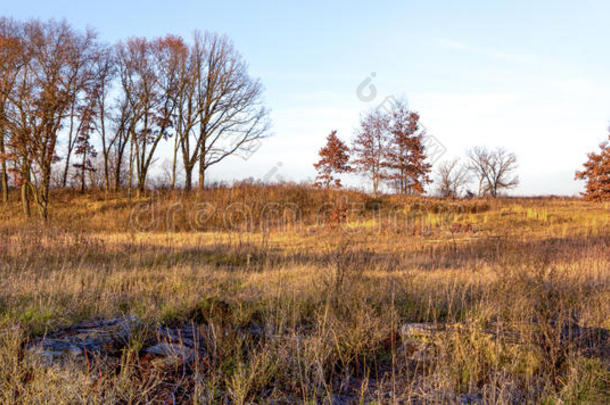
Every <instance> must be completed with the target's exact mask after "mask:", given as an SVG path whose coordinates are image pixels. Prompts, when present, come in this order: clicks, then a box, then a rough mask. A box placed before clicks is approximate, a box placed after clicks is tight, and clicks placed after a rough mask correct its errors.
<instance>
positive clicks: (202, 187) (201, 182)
mask: <svg viewBox="0 0 610 405" xmlns="http://www.w3.org/2000/svg"><path fill="white" fill-rule="evenodd" d="M199 190H200V191H203V190H205V166H204V165H202V164H201V163H199Z"/></svg>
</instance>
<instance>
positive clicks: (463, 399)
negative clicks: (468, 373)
mask: <svg viewBox="0 0 610 405" xmlns="http://www.w3.org/2000/svg"><path fill="white" fill-rule="evenodd" d="M458 401H459V403H460V404H482V403H483V396H482V395H481V394H478V393H477V394H462V395H460V396H459V398H458Z"/></svg>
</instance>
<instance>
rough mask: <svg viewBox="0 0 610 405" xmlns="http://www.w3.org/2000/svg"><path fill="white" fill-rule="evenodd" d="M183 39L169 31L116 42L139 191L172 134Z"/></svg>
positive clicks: (132, 159)
mask: <svg viewBox="0 0 610 405" xmlns="http://www.w3.org/2000/svg"><path fill="white" fill-rule="evenodd" d="M181 43H182V40H181V39H180V38H178V37H173V36H169V35H168V36H166V37H165V38H159V39H156V40H153V41H148V40H146V39H144V38H133V39H130V40H128V41H127V43H125V44H123V43H121V44H119V45H118V46H117V56H118V61H119V62H118V64H119V71H120V78H121V88H122V91H123V95H124V97H125V99H126V101H127V106H128V107H127V111H128V112H129V113H130V116H129V117H128V118H127V122H128V133H129V135H130V142H131V146H130V148H131V149H132V150H131V152H130V162H131V163H130V173H131V172H132V169H131V168H132V167H133V166H134V165H135V169H136V176H137V184H138V189H137V190H138V194H140V193H141V192H142V191H144V189H145V186H146V177H147V174H148V171H149V169H150V167H151V164H152V163H153V159H154V156H155V151H156V149H157V147H158V145H159V143H160V142H161V140H163V139H168V138H169V137H170V136H171V135H172V132H171V131H172V128H173V122H172V118H173V115H174V111H175V106H176V104H175V100H176V94H175V93H176V92H177V88H178V80H177V79H178V76H177V69H178V66H177V64H176V63H175V60H176V58H177V56H176V53H177V52H182V51H181V46H179V44H181ZM129 186H130V187H131V182H130V184H129Z"/></svg>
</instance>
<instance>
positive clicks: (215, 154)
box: [0, 18, 270, 219]
mask: <svg viewBox="0 0 610 405" xmlns="http://www.w3.org/2000/svg"><path fill="white" fill-rule="evenodd" d="M262 93H263V87H262V85H261V83H260V81H259V80H257V79H255V78H252V77H251V76H250V75H249V74H248V72H247V65H246V63H245V61H244V60H243V58H242V57H241V55H240V54H239V52H238V51H237V50H236V49H235V48H234V46H233V45H232V42H231V41H230V40H229V39H228V38H227V37H226V36H222V35H219V34H216V33H210V32H206V33H200V32H195V33H194V34H193V36H192V38H191V39H190V41H186V40H185V39H183V38H182V37H179V36H175V35H169V34H168V35H165V36H163V37H158V38H152V39H148V38H143V37H135V38H129V39H127V40H125V41H120V42H118V43H116V44H106V43H103V42H102V41H100V40H99V39H98V36H97V34H96V33H95V32H94V31H92V30H87V31H84V32H83V31H78V30H76V29H74V28H73V27H71V26H70V25H69V24H68V23H66V22H65V21H64V22H56V21H47V22H43V21H39V20H32V21H28V22H19V21H15V20H12V19H9V18H0V187H1V191H2V200H3V201H5V202H6V201H8V195H9V190H10V189H13V188H14V189H18V190H20V196H21V202H22V205H23V210H24V213H25V215H26V216H30V215H31V213H30V210H31V208H30V206H31V204H34V205H35V207H37V209H38V211H39V213H40V215H41V216H42V217H43V218H45V219H46V218H47V217H48V206H49V190H50V188H51V186H52V184H51V183H52V173H53V174H54V175H56V174H57V173H58V172H59V173H60V174H59V176H60V178H59V182H60V184H61V185H62V186H64V187H65V186H66V185H67V183H68V182H69V181H71V180H74V179H76V180H77V181H78V183H79V184H80V188H81V190H84V189H85V187H86V179H87V177H88V175H90V174H91V173H92V172H93V171H95V170H101V171H102V172H103V173H102V177H103V188H104V189H105V190H107V191H110V190H115V191H118V190H119V189H122V188H127V189H128V190H129V192H130V195H131V191H132V188H133V189H134V191H135V193H136V194H140V193H141V192H142V191H143V190H145V187H146V183H147V179H148V177H149V173H150V168H151V166H152V164H153V163H154V162H155V160H156V158H157V152H158V149H159V145H160V144H161V143H162V142H170V145H171V148H172V168H171V187H176V186H177V184H176V182H177V180H176V178H177V170H178V165H181V166H182V169H183V170H184V176H185V180H184V188H185V189H186V190H191V189H192V187H193V183H194V179H193V176H194V172H195V169H197V172H196V173H195V175H198V185H199V188H203V187H204V184H205V174H206V171H207V170H208V169H209V167H210V166H212V165H214V164H217V163H219V162H220V161H222V160H223V159H225V158H226V157H228V156H230V155H232V154H235V153H237V152H240V151H248V150H249V149H251V148H253V147H255V145H256V144H257V141H258V140H259V139H261V138H263V137H265V136H266V135H267V134H268V129H269V125H270V121H269V112H268V110H267V109H266V108H265V106H264V105H263V100H262ZM58 145H61V146H63V150H62V151H61V154H60V148H59V147H58ZM98 155H101V158H102V159H101V160H102V164H101V166H102V167H101V168H96V167H94V163H93V159H94V158H96V157H97V156H98ZM70 176H71V177H73V179H70Z"/></svg>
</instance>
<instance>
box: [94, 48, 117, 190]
mask: <svg viewBox="0 0 610 405" xmlns="http://www.w3.org/2000/svg"><path fill="white" fill-rule="evenodd" d="M92 70H93V76H94V80H95V91H94V92H93V96H94V100H93V101H94V102H95V104H96V107H97V109H98V110H97V114H95V116H94V117H93V118H94V119H93V121H92V123H91V124H92V127H93V128H92V130H93V131H94V132H95V133H97V134H98V136H99V138H100V141H101V149H102V150H101V152H102V162H103V167H102V170H101V172H102V173H103V178H104V190H105V191H109V190H110V170H111V168H110V152H111V150H112V147H113V146H114V145H115V143H116V142H117V141H119V142H120V137H121V134H122V133H124V131H123V132H122V131H121V129H123V125H122V122H121V120H120V119H119V124H118V128H117V131H115V132H114V134H112V131H111V125H110V121H111V119H112V112H113V111H112V105H111V104H110V100H109V94H110V91H111V89H112V85H113V81H114V79H115V78H116V74H117V68H116V58H115V57H114V54H113V50H112V48H110V47H107V46H99V47H98V49H96V52H95V57H94V60H93V64H92ZM118 108H120V106H119V107H118ZM123 116H124V115H122V116H121V117H123ZM97 169H99V167H98V168H97ZM97 169H96V171H97Z"/></svg>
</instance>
